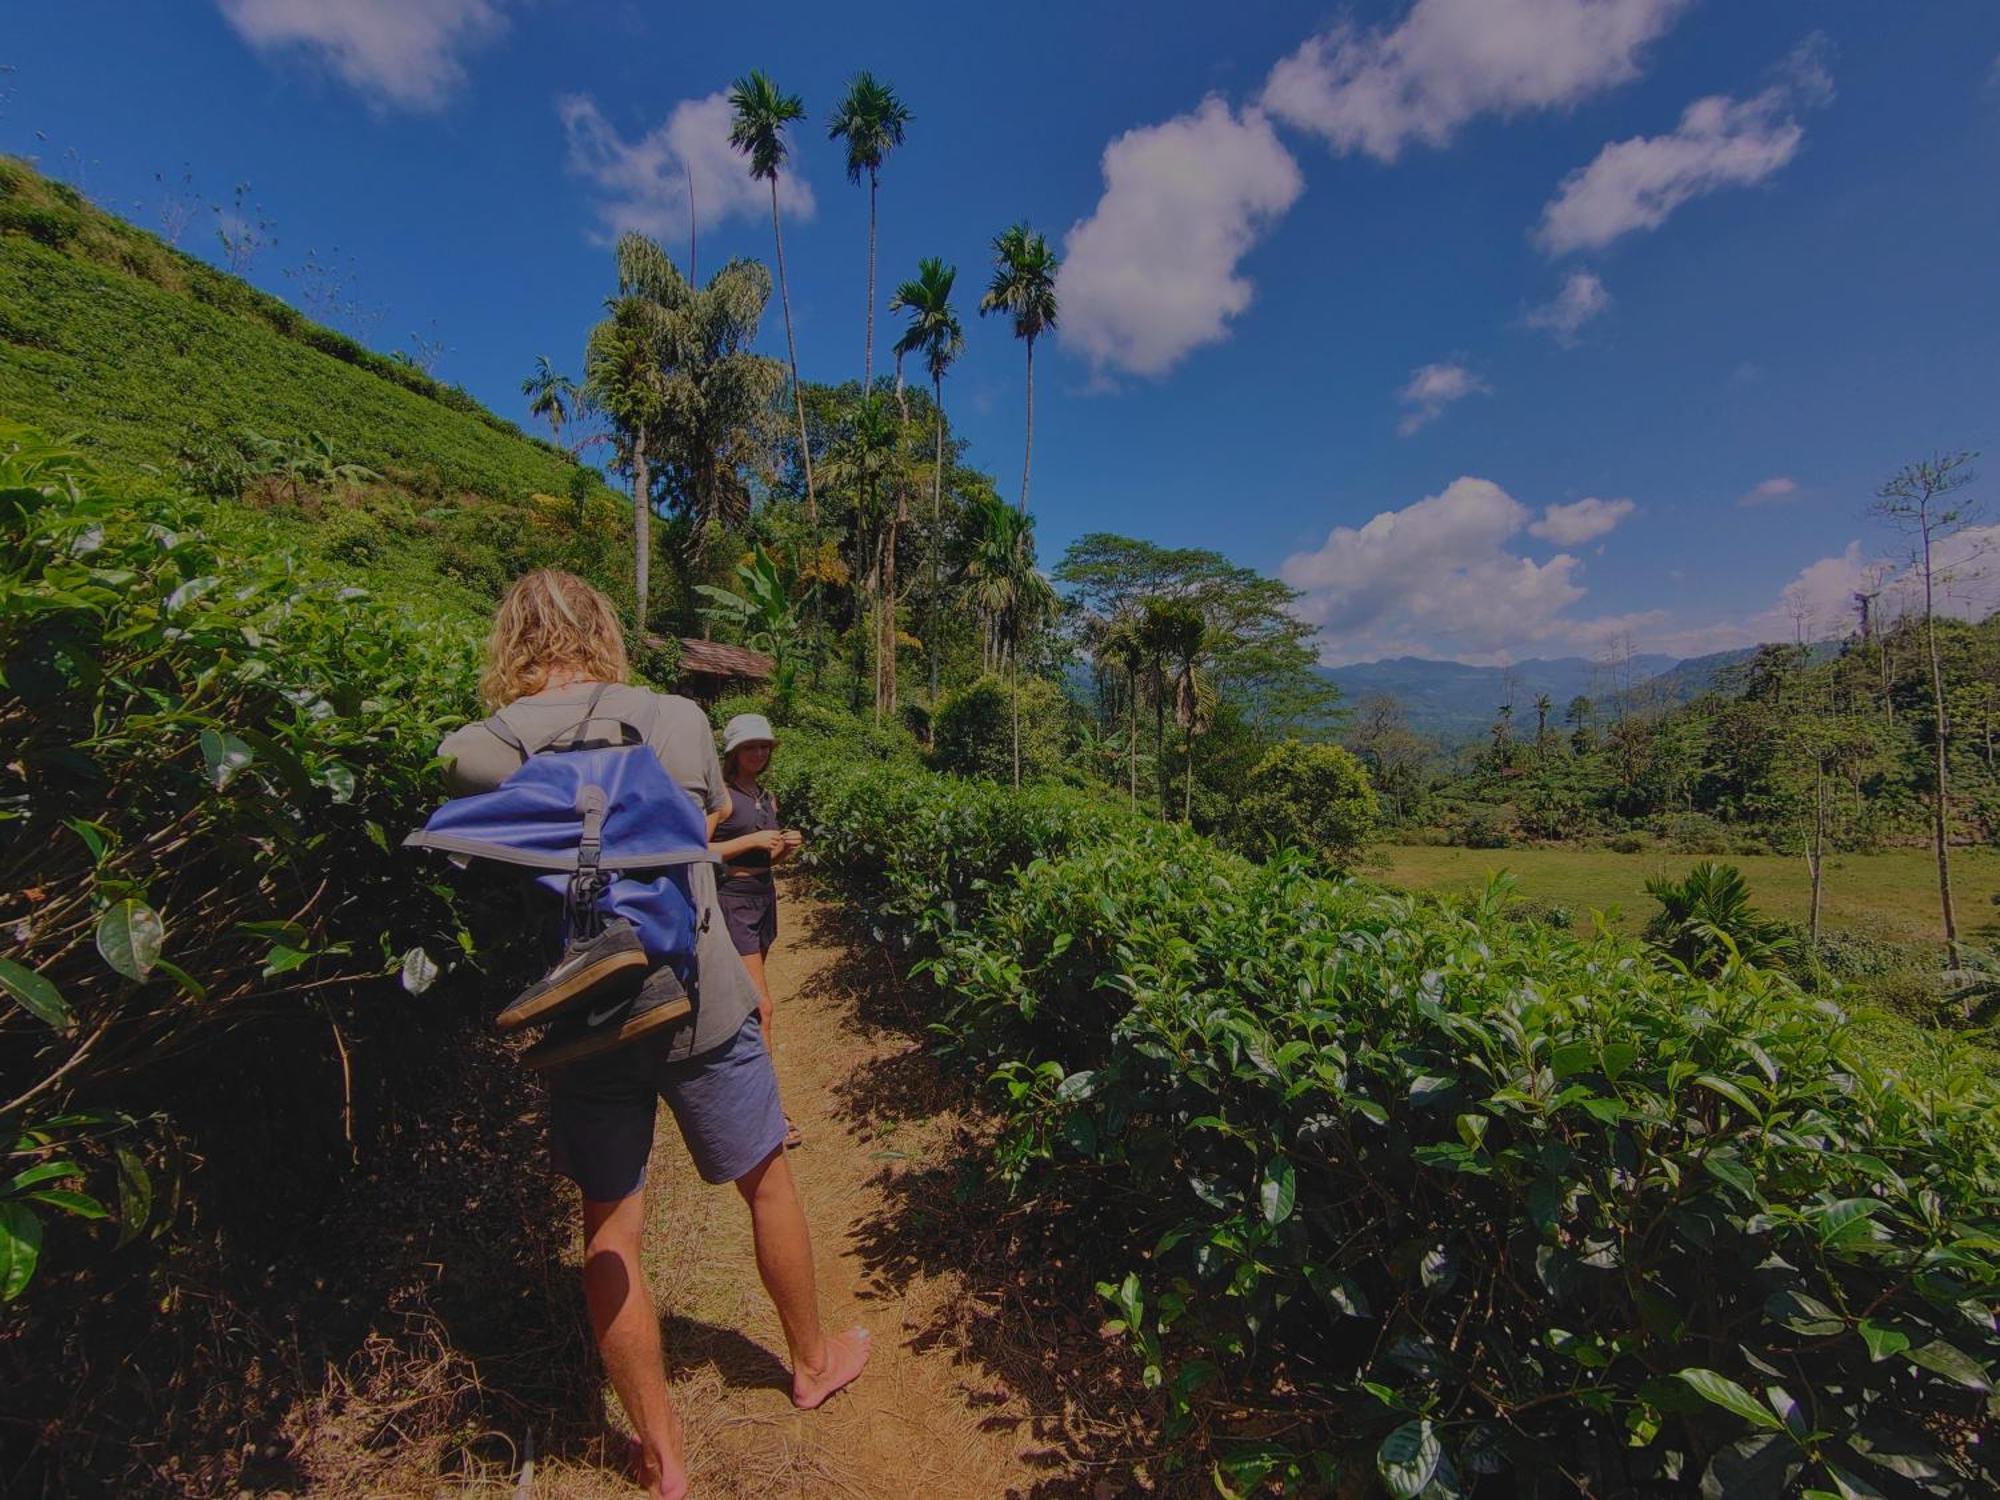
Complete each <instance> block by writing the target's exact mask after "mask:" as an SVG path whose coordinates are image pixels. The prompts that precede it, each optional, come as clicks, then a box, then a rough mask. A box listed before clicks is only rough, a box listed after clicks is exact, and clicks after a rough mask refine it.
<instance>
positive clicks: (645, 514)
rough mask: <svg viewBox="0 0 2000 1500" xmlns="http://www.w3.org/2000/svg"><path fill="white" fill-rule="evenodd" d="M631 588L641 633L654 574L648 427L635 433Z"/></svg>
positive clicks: (651, 484) (651, 476)
mask: <svg viewBox="0 0 2000 1500" xmlns="http://www.w3.org/2000/svg"><path fill="white" fill-rule="evenodd" d="M632 542H633V552H634V556H633V559H632V592H633V594H634V595H635V596H636V597H637V599H638V605H639V633H640V634H641V635H644V634H645V632H646V594H647V592H648V587H649V585H650V584H651V583H652V578H653V475H652V471H651V470H650V469H649V468H648V467H647V465H646V429H645V428H644V427H641V428H639V430H638V431H637V432H635V433H634V434H633V435H632Z"/></svg>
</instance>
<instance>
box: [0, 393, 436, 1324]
mask: <svg viewBox="0 0 2000 1500" xmlns="http://www.w3.org/2000/svg"><path fill="white" fill-rule="evenodd" d="M208 511H209V507H207V506H205V505H203V504H202V503H200V502H195V501H190V500H184V499H178V498H172V497H160V498H146V497H142V496H134V495H132V494H130V493H128V492H124V491H122V490H121V489H119V488H116V487H110V486H107V485H106V484H105V483H104V482H103V481H102V480H101V479H100V478H99V476H97V475H96V474H95V473H94V472H93V471H92V470H91V469H90V468H89V466H88V465H87V464H85V463H84V462H83V461H82V460H81V459H80V458H78V456H77V455H76V454H74V453H73V452H69V451H67V450H64V449H62V448H59V447H56V446H53V445H51V444H49V443H47V442H45V441H43V440H41V439H40V438H38V437H37V436H35V435H34V434H32V433H29V432H28V431H26V430H25V429H21V428H18V427H12V426H0V518H4V524H3V525H0V538H4V539H5V540H4V542H0V599H4V604H0V659H4V662H5V674H6V676H5V681H6V686H7V695H6V697H5V699H4V700H0V765H4V766H5V767H6V770H5V772H4V775H3V776H0V780H4V783H5V789H4V802H0V805H4V807H5V808H6V813H5V817H6V818H7V820H8V822H9V824H10V837H9V839H8V842H7V846H6V853H5V855H4V857H0V889H4V890H5V891H6V892H8V895H7V897H6V902H5V910H4V921H5V930H6V931H7V933H8V936H9V946H8V950H7V957H6V958H5V959H4V960H0V989H4V990H5V992H6V994H7V995H8V996H10V997H11V1001H12V1003H11V1004H9V1005H8V1006H7V1007H6V1008H5V1010H4V1011H3V1012H0V1100H11V1101H12V1103H0V1139H13V1138H14V1137H13V1136H12V1135H9V1134H7V1128H11V1130H12V1131H14V1132H16V1133H19V1134H20V1139H19V1140H18V1141H16V1144H15V1146H14V1148H13V1150H14V1155H15V1158H16V1163H15V1164H16V1167H17V1169H18V1168H19V1167H21V1166H26V1167H28V1168H29V1169H30V1170H29V1172H28V1174H27V1183H28V1186H27V1187H25V1188H24V1187H23V1186H22V1182H23V1179H21V1178H16V1179H15V1183H14V1186H13V1187H12V1188H10V1189H5V1190H0V1266H4V1267H5V1274H4V1275H0V1295H3V1296H5V1297H6V1298H9V1299H11V1298H12V1297H14V1296H15V1295H17V1294H19V1293H21V1292H22V1291H23V1289H24V1288H27V1287H28V1286H29V1278H30V1276H31V1274H32V1273H33V1271H34V1269H35V1265H36V1262H37V1259H38V1255H39V1248H40V1246H41V1244H42V1242H43V1238H44V1231H45V1229H46V1228H47V1227H48V1226H47V1225H46V1224H45V1223H44V1221H45V1220H47V1219H48V1218H50V1216H51V1215H52V1214H55V1215H76V1216H79V1217H80V1218H81V1219H83V1220H87V1221H94V1220H98V1219H101V1218H102V1217H103V1216H104V1213H105V1207H104V1205H106V1204H111V1203H115V1204H117V1205H118V1208H117V1209H116V1211H115V1213H114V1214H113V1217H114V1218H115V1220H116V1221H117V1222H116V1226H115V1227H116V1229H117V1232H118V1235H119V1237H120V1240H121V1243H122V1242H123V1241H125V1240H129V1239H131V1238H132V1237H133V1236H135V1235H137V1234H139V1233H140V1232H141V1231H142V1230H143V1229H144V1228H145V1227H146V1221H147V1220H148V1218H149V1216H150V1215H151V1214H152V1213H154V1212H155V1211H156V1206H163V1205H164V1203H165V1201H166V1198H167V1194H166V1192H165V1190H164V1187H162V1189H161V1191H159V1192H157V1193H156V1192H155V1190H154V1186H153V1182H154V1174H155V1172H156V1170H157V1165H158V1164H157V1162H149V1161H148V1159H147V1157H146V1141H145V1138H144V1136H143V1133H142V1132H140V1131H139V1130H138V1128H137V1127H136V1126H135V1124H134V1122H133V1119H132V1118H131V1114H130V1113H128V1111H129V1110H130V1108H131V1106H130V1099H129V1095H128V1091H130V1090H134V1089H140V1090H150V1089H151V1088H152V1082H151V1080H152V1078H153V1075H154V1070H155V1069H156V1068H160V1067H162V1066H180V1065H178V1064H176V1063H175V1060H176V1059H178V1058H181V1057H183V1056H184V1055H185V1054H187V1053H188V1052H189V1051H190V1050H194V1049H199V1048H201V1047H202V1046H204V1045H205V1044H206V1042H205V1039H208V1038H212V1037H214V1036H217V1035H219V1034H220V1033H222V1032H224V1031H226V1030H229V1029H231V1028H238V1027H244V1026H248V1025H251V1024H253V1023H263V1024H270V1023H272V1022H274V1021H280V1020H286V1019H291V1020H303V1021H307V1022H309V1023H316V1025H317V1026H324V1025H325V1024H327V1023H328V1022H331V1023H333V1024H334V1025H336V1026H338V1025H339V1024H340V1021H341V1020H342V1019H343V1018H346V1017H350V1016H352V1015H353V1014H355V1013H356V1011H357V1009H358V1010H359V1011H361V1012H365V1011H366V1010H367V1008H368V1007H369V1006H370V1005H371V1004H372V1005H379V1004H380V1003H382V1001H383V1000H384V999H386V998H388V997H389V996H392V995H393V996H394V1000H393V1001H392V1002H391V1003H393V1004H408V1003H410V997H411V996H412V995H416V994H421V993H422V992H423V991H424V990H426V989H428V988H429V987H430V985H431V983H432V981H433V980H434V979H435V978H436V977H437V976H438V974H439V973H440V971H441V970H443V969H445V968H448V967H450V966H451V965H452V964H453V963H455V962H456V961H458V960H461V959H463V958H464V957H465V956H466V954H467V953H469V952H470V951H471V949H470V946H469V941H470V940H469V938H468V937H467V936H466V934H465V932H464V929H463V928H462V926H461V924H460V923H459V921H458V919H457V916H456V914H455V909H454V907H453V904H452V902H451V901H450V899H449V897H448V895H447V893H446V892H445V891H444V889H443V888H442V887H435V886H431V885H427V884H424V883H421V882H418V881H415V880H413V879H412V870H411V867H410V865H409V863H408V862H407V861H406V860H405V859H404V858H403V857H401V856H400V855H399V854H398V853H396V852H395V851H396V845H397V842H398V841H399V839H400V837H401V834H402V833H403V831H405V830H406V829H407V827H409V826H410V825H411V824H413V823H414V822H417V821H420V820H421V817H422V812H423V809H424V808H425V807H426V805H427V804H428V803H429V802H430V801H432V800H434V799H435V797H436V796H437V794H438V792H439V790H440V782H439V778H438V776H437V773H436V769H435V766H434V763H433V762H432V752H433V749H434V747H435V745H436V744H437V741H438V738H439V737H440V734H441V732H442V730H443V728H444V727H445V725H446V724H447V723H448V722H449V721H451V720H452V719H453V718H454V717H464V716H469V711H470V710H471V708H472V706H473V690H474V680H475V666H476V659H475V650H476V647H475V639H476V637H475V632H474V631H473V630H472V629H471V628H465V627H463V626H459V627H457V628H454V626H453V625H451V624H448V623H446V622H442V621H436V620H432V621H423V622H417V621H405V620H401V619H398V618H397V617H394V616H392V615H389V614H387V613H386V612H385V611H384V610H383V609H382V607H381V606H380V605H379V604H377V603H375V602H374V601H372V600H371V599H370V598H369V597H368V595H367V593H366V591H364V590H361V589H357V588H340V587H336V586H335V585H332V584H326V585H313V584H308V583H306V582H303V581H302V580H301V577H300V576H299V573H298V571H297V569H296V568H295V566H294V565H293V564H292V562H291V561H290V560H289V559H287V558H284V557H251V556H243V555H238V554H236V553H235V552H233V551H232V550H231V549H230V548H229V547H228V546H227V545H226V544H224V543H221V542H218V541H217V540H216V539H215V538H214V537H212V536H211V535H210V534H209V533H208V532H207V531H206V530H205V529H204V520H205V517H206V515H207V513H208ZM399 980H400V987H399V985H398V981H399ZM349 1024H350V1026H352V1025H353V1022H352V1021H350V1022H349ZM360 1029H362V1030H365V1029H366V1025H365V1022H364V1023H363V1026H362V1027H361V1028H360ZM315 1034H317V1032H315ZM274 1061H275V1056H274ZM350 1083H351V1080H350ZM294 1087H296V1085H294ZM168 1092H169V1093H170V1092H171V1091H170V1090H169V1091H168ZM350 1108H351V1106H350ZM247 1123H248V1122H247V1121H246V1124H247ZM349 1123H350V1126H351V1120H350V1122H349ZM302 1155H303V1153H302ZM304 1165H305V1164H304V1162H303V1160H302V1161H301V1168H302V1170H303V1167H304ZM38 1174H39V1175H38ZM63 1249H64V1252H65V1253H66V1254H77V1253H81V1247H80V1245H79V1244H78V1242H77V1241H76V1240H75V1239H74V1238H72V1237H65V1239H64V1243H63Z"/></svg>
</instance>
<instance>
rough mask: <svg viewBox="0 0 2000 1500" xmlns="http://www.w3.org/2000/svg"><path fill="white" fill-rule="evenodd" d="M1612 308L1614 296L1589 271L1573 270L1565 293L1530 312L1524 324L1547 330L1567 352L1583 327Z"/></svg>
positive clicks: (1563, 291) (1565, 285)
mask: <svg viewBox="0 0 2000 1500" xmlns="http://www.w3.org/2000/svg"><path fill="white" fill-rule="evenodd" d="M1609 306H1611V293H1609V292H1607V291H1606V290H1605V289H1604V283H1603V282H1602V281H1600V280H1599V279H1598V278H1597V277H1596V276H1594V275H1593V274H1591V273H1590V272H1589V271H1572V272H1570V274H1569V279H1568V280H1566V281H1564V282H1563V285H1562V290H1561V291H1559V292H1557V293H1556V294H1555V296H1554V297H1553V298H1552V299H1550V300H1549V301H1547V302H1544V303H1543V304H1542V305H1541V306H1540V307H1537V308H1532V309H1530V310H1529V313H1528V316H1527V317H1526V318H1524V319H1522V321H1523V322H1524V323H1526V324H1527V326H1528V327H1530V328H1546V329H1547V330H1548V331H1549V332H1550V333H1552V334H1553V335H1555V341H1556V342H1557V343H1558V344H1561V345H1562V346H1563V347H1564V348H1565V349H1567V348H1568V347H1569V346H1570V345H1572V344H1574V343H1575V342H1576V340H1577V335H1578V334H1579V333H1581V332H1582V331H1583V325H1584V324H1586V323H1588V322H1589V321H1590V320H1591V319H1592V318H1595V317H1597V316H1598V315H1599V314H1600V313H1602V312H1603V311H1604V310H1605V309H1606V308H1608V307H1609Z"/></svg>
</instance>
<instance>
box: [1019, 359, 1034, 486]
mask: <svg viewBox="0 0 2000 1500" xmlns="http://www.w3.org/2000/svg"><path fill="white" fill-rule="evenodd" d="M1034 461H1035V336H1034V335H1033V334H1029V335H1028V442H1027V446H1026V447H1025V448H1024V449H1022V451H1021V514H1022V515H1026V514H1027V513H1028V468H1029V466H1030V465H1031V464H1033V463H1034Z"/></svg>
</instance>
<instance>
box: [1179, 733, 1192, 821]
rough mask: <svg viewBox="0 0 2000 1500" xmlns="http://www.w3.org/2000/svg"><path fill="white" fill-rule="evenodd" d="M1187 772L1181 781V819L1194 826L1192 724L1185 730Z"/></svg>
mask: <svg viewBox="0 0 2000 1500" xmlns="http://www.w3.org/2000/svg"><path fill="white" fill-rule="evenodd" d="M1186 738H1187V746H1186V755H1187V774H1186V776H1185V777H1184V779H1183V780H1182V782H1181V821H1182V822H1183V823H1185V824H1187V826H1188V827H1190V828H1192V827H1194V726H1193V725H1189V726H1188V732H1187V736H1186Z"/></svg>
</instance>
